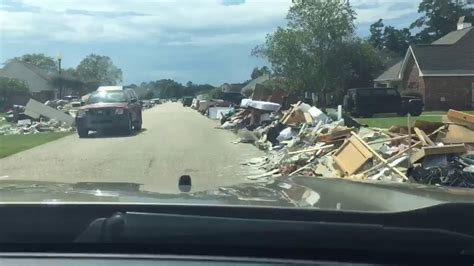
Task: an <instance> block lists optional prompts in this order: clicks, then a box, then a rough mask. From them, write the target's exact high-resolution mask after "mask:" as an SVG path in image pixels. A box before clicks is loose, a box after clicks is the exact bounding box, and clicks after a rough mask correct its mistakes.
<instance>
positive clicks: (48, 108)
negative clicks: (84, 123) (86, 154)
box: [0, 99, 80, 135]
mask: <svg viewBox="0 0 474 266" xmlns="http://www.w3.org/2000/svg"><path fill="white" fill-rule="evenodd" d="M52 103H54V104H55V105H51V104H52ZM47 104H48V105H47ZM68 105H69V106H68ZM53 106H55V107H56V109H55V108H53ZM79 106H80V104H79ZM73 108H74V107H73V106H72V104H71V103H69V102H67V101H64V100H60V101H55V102H53V101H48V102H46V104H42V103H40V102H38V101H35V100H33V99H30V100H29V101H28V103H27V105H26V106H21V105H15V106H13V109H12V110H10V111H8V112H7V116H6V117H3V118H2V119H4V120H5V121H6V122H7V123H5V124H2V125H0V135H19V134H37V133H47V132H74V131H75V128H74V117H73V116H72V115H73V113H74V112H73ZM75 108H77V107H75Z"/></svg>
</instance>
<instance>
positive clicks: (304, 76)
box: [252, 0, 355, 105]
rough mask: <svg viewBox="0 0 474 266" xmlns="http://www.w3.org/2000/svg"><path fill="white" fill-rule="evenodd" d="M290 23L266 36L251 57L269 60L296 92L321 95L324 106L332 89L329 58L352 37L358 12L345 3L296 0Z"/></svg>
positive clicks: (289, 15)
mask: <svg viewBox="0 0 474 266" xmlns="http://www.w3.org/2000/svg"><path fill="white" fill-rule="evenodd" d="M287 19H288V25H287V27H286V28H278V29H277V30H276V32H274V33H273V34H270V35H267V38H266V42H265V44H264V45H262V46H258V47H256V48H255V49H254V50H253V53H252V54H254V55H260V56H264V57H266V58H268V60H269V61H270V63H271V64H272V68H273V70H274V72H275V73H276V74H277V75H281V76H283V77H285V78H288V79H289V80H290V81H291V84H292V85H293V87H294V88H298V89H300V90H305V91H315V92H319V93H320V94H321V95H322V96H323V97H322V99H323V101H322V102H321V104H322V105H325V102H324V99H325V98H326V97H324V95H325V93H326V92H328V91H329V90H330V89H331V88H332V87H333V84H331V80H332V78H331V77H332V76H333V74H332V73H329V72H328V71H329V68H328V63H329V61H328V58H330V57H331V54H332V53H333V50H334V47H337V46H338V45H339V44H341V43H343V42H344V41H345V40H346V39H347V38H349V37H350V36H352V34H353V32H354V29H355V25H354V20H355V12H354V10H353V9H352V7H351V5H350V4H349V1H346V0H332V1H320V0H294V1H293V5H292V6H291V7H290V10H289V12H288V15H287Z"/></svg>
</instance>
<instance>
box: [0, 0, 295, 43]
mask: <svg viewBox="0 0 474 266" xmlns="http://www.w3.org/2000/svg"><path fill="white" fill-rule="evenodd" d="M21 6H28V7H36V9H37V10H39V11H38V12H18V11H15V12H9V11H6V10H2V9H0V25H1V30H2V33H3V35H4V36H5V37H6V38H5V39H9V38H22V37H25V38H28V37H34V38H41V39H44V40H52V41H64V42H93V41H99V42H104V41H105V42H106V41H123V40H136V41H143V40H149V39H154V40H158V41H159V40H162V39H163V40H166V39H169V38H172V37H173V35H180V34H181V35H183V34H184V35H193V36H190V38H191V39H196V40H198V41H197V42H199V43H203V42H204V41H203V38H205V37H204V36H205V35H206V34H207V35H209V36H210V38H209V41H211V42H214V41H216V34H214V33H213V32H212V31H214V30H215V31H217V32H220V33H223V35H224V36H223V37H224V38H227V37H228V36H226V35H228V34H232V33H235V32H234V29H235V28H249V29H252V28H259V27H262V25H263V26H264V25H271V24H272V22H274V21H275V20H279V19H281V18H283V17H284V16H285V14H286V12H287V10H288V7H289V1H287V0H280V1H275V0H248V1H246V2H245V3H243V4H240V5H223V4H222V1H220V0H205V1H194V0H193V1H176V0H167V1H138V0H131V1H130V0H127V1H124V0H122V1H116V0H103V1H95V0H70V1H57V0H55V1H53V0H46V1H45V0H22V1H21ZM270 7H271V8H270ZM268 30H269V31H270V30H271V28H269V29H268ZM196 31H197V32H200V33H199V34H196V33H194V32H196ZM204 31H208V32H206V33H203V32H204ZM244 34H247V32H245V33H242V35H244ZM242 37H243V38H245V37H244V36H242ZM247 39H248V38H247Z"/></svg>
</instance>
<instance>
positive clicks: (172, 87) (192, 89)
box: [126, 79, 217, 99]
mask: <svg viewBox="0 0 474 266" xmlns="http://www.w3.org/2000/svg"><path fill="white" fill-rule="evenodd" d="M126 87H129V88H132V89H134V90H135V91H136V92H137V94H138V95H139V96H140V98H142V99H152V98H166V99H169V98H181V97H183V96H195V95H198V94H203V93H206V94H212V93H215V92H216V90H217V88H215V87H214V86H212V85H209V84H195V83H193V82H191V81H188V82H187V83H186V84H185V85H183V84H182V83H180V82H177V81H175V80H172V79H160V80H156V81H150V82H142V83H141V84H140V85H137V84H130V85H127V86H126Z"/></svg>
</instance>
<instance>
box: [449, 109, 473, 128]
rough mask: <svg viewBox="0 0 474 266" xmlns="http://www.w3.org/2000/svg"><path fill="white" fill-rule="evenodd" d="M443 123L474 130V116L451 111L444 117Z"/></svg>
mask: <svg viewBox="0 0 474 266" xmlns="http://www.w3.org/2000/svg"><path fill="white" fill-rule="evenodd" d="M442 121H443V123H446V124H458V125H463V126H466V127H468V128H470V129H471V130H474V115H471V114H468V113H464V112H459V111H455V110H452V109H450V110H449V111H448V114H447V115H445V116H443V117H442Z"/></svg>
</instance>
